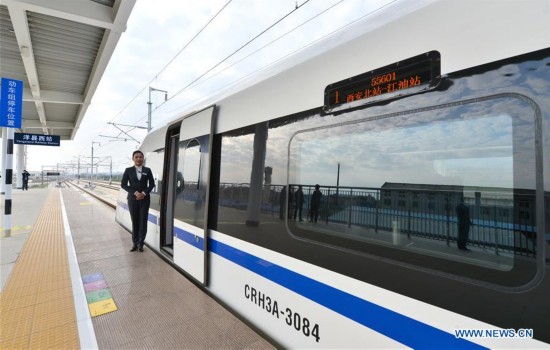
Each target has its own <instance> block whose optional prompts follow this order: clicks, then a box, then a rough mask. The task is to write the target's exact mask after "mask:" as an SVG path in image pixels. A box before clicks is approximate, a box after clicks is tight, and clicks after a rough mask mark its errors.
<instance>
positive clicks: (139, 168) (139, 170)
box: [136, 166, 143, 180]
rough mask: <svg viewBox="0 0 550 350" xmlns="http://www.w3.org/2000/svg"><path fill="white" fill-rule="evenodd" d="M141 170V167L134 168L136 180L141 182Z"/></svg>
mask: <svg viewBox="0 0 550 350" xmlns="http://www.w3.org/2000/svg"><path fill="white" fill-rule="evenodd" d="M142 169H143V167H142V166H136V175H137V178H138V180H141V172H142Z"/></svg>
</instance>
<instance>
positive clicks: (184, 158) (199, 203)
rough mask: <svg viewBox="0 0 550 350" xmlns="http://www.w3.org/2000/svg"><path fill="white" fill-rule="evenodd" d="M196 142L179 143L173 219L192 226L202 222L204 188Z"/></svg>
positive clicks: (200, 224)
mask: <svg viewBox="0 0 550 350" xmlns="http://www.w3.org/2000/svg"><path fill="white" fill-rule="evenodd" d="M201 155H202V153H201V145H200V143H199V141H198V140H195V139H194V140H190V141H183V142H180V151H179V161H178V172H177V177H176V181H177V190H176V193H177V195H176V203H175V209H174V210H175V217H176V219H179V220H182V221H184V222H186V223H188V224H191V225H194V226H202V224H203V222H204V200H205V196H206V193H205V186H204V184H203V179H201V176H202V171H201V166H202V157H201Z"/></svg>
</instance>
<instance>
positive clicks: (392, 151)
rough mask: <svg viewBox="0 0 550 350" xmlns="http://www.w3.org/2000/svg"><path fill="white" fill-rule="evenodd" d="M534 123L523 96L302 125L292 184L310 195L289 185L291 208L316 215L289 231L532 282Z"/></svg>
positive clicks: (293, 146) (293, 153)
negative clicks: (304, 127)
mask: <svg viewBox="0 0 550 350" xmlns="http://www.w3.org/2000/svg"><path fill="white" fill-rule="evenodd" d="M351 113H352V114H355V119H356V120H360V118H361V116H360V115H361V113H363V112H362V111H354V112H351ZM534 121H535V111H534V110H533V108H532V106H531V105H530V104H529V102H528V101H525V100H524V99H523V98H522V97H520V96H517V97H516V96H515V97H495V98H488V99H486V100H485V101H473V100H472V101H467V102H463V103H453V104H449V105H446V106H438V107H433V108H427V109H426V110H424V111H419V112H414V113H404V114H395V115H390V116H387V117H383V118H369V119H364V120H362V121H356V122H350V123H343V124H338V125H335V126H329V127H321V128H311V129H309V130H303V131H300V132H298V133H296V134H295V136H294V137H293V138H292V140H291V142H290V146H289V184H291V186H292V187H294V188H296V186H301V187H302V190H303V198H304V201H303V203H301V204H298V203H297V202H296V200H295V199H296V198H297V197H296V195H295V194H294V193H293V192H292V191H290V192H289V195H290V196H291V197H292V196H294V199H291V201H290V202H289V203H290V204H289V207H296V206H299V209H301V210H302V211H306V212H308V213H309V214H308V221H303V222H300V221H295V220H289V225H288V227H289V229H290V231H291V232H292V234H294V235H296V236H297V237H301V238H305V239H307V240H312V241H317V242H321V243H324V244H331V245H342V246H345V247H349V244H348V243H344V241H345V240H349V241H356V242H364V243H369V244H371V245H372V244H374V245H378V246H379V249H373V248H372V247H371V248H367V245H364V247H365V251H369V252H371V253H372V252H376V251H377V250H378V251H380V252H382V251H384V249H386V250H387V249H388V248H391V249H394V250H399V251H403V252H406V253H415V254H417V255H425V256H431V257H435V258H438V259H443V260H447V261H451V262H456V263H457V264H455V265H453V264H446V266H451V267H449V268H444V270H446V272H452V271H455V269H460V273H459V274H460V275H466V276H468V277H472V278H476V279H478V278H479V273H480V271H481V270H483V269H487V270H493V271H495V272H497V273H496V274H495V276H494V278H495V280H494V281H492V282H496V281H497V280H499V279H500V278H501V277H497V276H498V275H503V273H512V274H514V275H515V277H516V281H515V282H519V283H520V284H521V283H527V282H528V281H529V280H530V279H531V278H533V277H534V274H535V273H536V267H535V264H534V257H535V256H536V239H535V238H536V232H537V228H536V220H535V210H534V208H535V199H536V196H535V189H536V181H535V178H536V166H535V130H534V125H535V123H534ZM315 184H319V185H320V186H319V191H320V194H316V189H315ZM290 211H293V209H292V208H290ZM292 219H294V217H292ZM360 246H361V245H358V247H360ZM387 256H395V254H393V253H389V254H387ZM410 256H411V255H410V254H401V257H404V258H405V257H410ZM519 257H522V259H518V258H519ZM405 259H407V258H405ZM529 262H530V263H531V264H529ZM526 263H527V265H529V266H530V267H529V268H528V269H526ZM459 265H460V266H461V267H460V268H459V267H458V266H459ZM519 265H521V266H519ZM469 266H470V267H472V268H471V269H470V268H469ZM468 271H470V272H471V273H469V272H468ZM498 272H500V274H499V273H498ZM525 276H528V277H527V278H525ZM484 278H487V275H485V276H484ZM520 281H522V282H520Z"/></svg>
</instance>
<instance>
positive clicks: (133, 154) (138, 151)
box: [132, 150, 143, 159]
mask: <svg viewBox="0 0 550 350" xmlns="http://www.w3.org/2000/svg"><path fill="white" fill-rule="evenodd" d="M136 153H141V155H142V156H143V152H142V151H140V150H137V151H134V153H132V159H134V156H135V155H136Z"/></svg>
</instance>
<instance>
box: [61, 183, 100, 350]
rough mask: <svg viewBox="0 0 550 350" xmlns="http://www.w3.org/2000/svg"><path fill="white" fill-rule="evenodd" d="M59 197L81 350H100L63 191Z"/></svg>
mask: <svg viewBox="0 0 550 350" xmlns="http://www.w3.org/2000/svg"><path fill="white" fill-rule="evenodd" d="M59 196H60V199H61V213H62V215H63V226H64V229H65V242H66V244H67V258H68V260H69V268H70V271H71V284H72V287H73V299H74V306H75V312H76V315H77V326H78V334H79V338H80V348H81V349H98V345H97V339H96V336H95V330H94V325H93V323H92V317H91V316H90V313H89V311H88V302H87V300H86V294H85V292H84V286H83V285H82V275H81V274H80V268H79V267H78V260H77V258H76V251H75V249H74V243H73V236H72V232H71V227H70V225H69V219H68V217H67V212H66V210H65V201H64V200H63V193H62V192H61V189H59Z"/></svg>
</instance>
